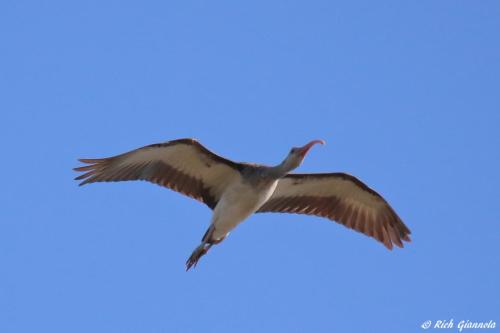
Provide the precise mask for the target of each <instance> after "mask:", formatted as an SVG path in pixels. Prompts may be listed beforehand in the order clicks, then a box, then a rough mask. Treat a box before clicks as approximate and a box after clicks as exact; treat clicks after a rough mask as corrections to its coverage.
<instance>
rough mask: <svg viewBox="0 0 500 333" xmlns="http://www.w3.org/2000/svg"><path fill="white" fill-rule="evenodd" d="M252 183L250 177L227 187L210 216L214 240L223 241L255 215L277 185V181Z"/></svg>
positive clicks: (267, 180)
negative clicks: (238, 226)
mask: <svg viewBox="0 0 500 333" xmlns="http://www.w3.org/2000/svg"><path fill="white" fill-rule="evenodd" d="M253 181H254V179H252V177H248V176H247V177H242V178H241V179H240V180H238V181H236V182H235V183H233V184H231V185H229V186H228V188H227V189H226V191H225V192H224V194H223V195H222V197H221V199H220V201H219V203H218V204H217V206H215V209H214V212H213V215H212V221H211V224H213V226H214V228H215V231H214V234H213V238H214V239H216V240H220V239H223V238H224V237H226V235H227V234H228V233H229V232H230V231H231V230H233V229H234V228H235V227H236V226H237V225H238V224H240V223H241V222H243V221H244V220H245V219H246V218H248V217H249V216H250V215H252V214H253V213H255V212H256V211H257V210H258V209H259V208H260V207H261V206H262V205H263V204H264V203H265V202H266V201H267V200H268V199H269V198H270V197H271V195H272V194H273V192H274V190H275V189H276V186H277V185H278V180H277V179H264V180H262V181H261V182H260V184H255V183H254V182H253ZM256 185H257V187H256Z"/></svg>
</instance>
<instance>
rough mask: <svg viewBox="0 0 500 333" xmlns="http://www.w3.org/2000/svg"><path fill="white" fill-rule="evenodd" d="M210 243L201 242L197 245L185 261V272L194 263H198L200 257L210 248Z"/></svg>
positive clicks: (194, 264)
mask: <svg viewBox="0 0 500 333" xmlns="http://www.w3.org/2000/svg"><path fill="white" fill-rule="evenodd" d="M211 246H212V245H211V244H206V243H201V244H200V246H198V247H197V248H196V249H195V250H194V251H193V253H192V254H191V256H190V257H189V259H188V260H187V261H186V272H187V271H188V270H189V269H190V268H191V267H193V266H194V267H196V264H198V260H200V258H201V257H203V256H204V255H205V254H206V253H207V252H208V250H209V249H210V247H211Z"/></svg>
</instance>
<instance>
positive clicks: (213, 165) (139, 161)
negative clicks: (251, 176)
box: [74, 139, 243, 209]
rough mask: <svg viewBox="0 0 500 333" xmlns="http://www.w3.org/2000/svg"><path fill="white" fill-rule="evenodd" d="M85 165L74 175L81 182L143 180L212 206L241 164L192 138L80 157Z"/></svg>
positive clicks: (77, 169) (237, 172)
mask: <svg viewBox="0 0 500 333" xmlns="http://www.w3.org/2000/svg"><path fill="white" fill-rule="evenodd" d="M79 161H80V162H82V163H87V164H88V165H86V166H82V167H78V168H75V169H74V170H75V171H81V172H85V173H84V174H82V175H80V176H78V177H76V178H75V179H76V180H83V181H82V182H81V183H80V185H85V184H88V183H95V182H114V181H125V180H146V181H149V182H152V183H156V184H158V185H162V186H165V187H167V188H169V189H172V190H174V191H177V192H180V193H182V194H184V195H187V196H189V197H192V198H194V199H197V200H199V201H201V202H203V203H205V204H206V205H207V206H209V207H210V208H212V209H213V208H214V207H215V205H216V204H217V202H218V201H219V199H220V196H221V195H222V193H223V192H224V190H225V188H226V186H227V185H228V184H229V183H230V182H231V181H233V180H235V179H237V177H240V176H241V175H240V170H241V169H242V168H243V165H242V164H240V163H236V162H233V161H230V160H227V159H225V158H223V157H221V156H218V155H216V154H214V153H212V152H211V151H209V150H208V149H207V148H205V147H204V146H202V145H201V144H200V143H199V142H198V141H196V140H194V139H179V140H173V141H168V142H164V143H159V144H153V145H149V146H145V147H142V148H139V149H135V150H132V151H130V152H127V153H124V154H121V155H117V156H113V157H109V158H99V159H80V160H79Z"/></svg>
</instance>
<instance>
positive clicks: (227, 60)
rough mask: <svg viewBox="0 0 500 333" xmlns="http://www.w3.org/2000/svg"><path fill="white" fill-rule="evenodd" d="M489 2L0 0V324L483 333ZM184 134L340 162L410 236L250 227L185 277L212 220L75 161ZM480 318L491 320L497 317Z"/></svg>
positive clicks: (490, 122) (321, 227)
mask: <svg viewBox="0 0 500 333" xmlns="http://www.w3.org/2000/svg"><path fill="white" fill-rule="evenodd" d="M499 17H500V4H499V2H498V1H405V2H403V1H383V2H379V1H377V2H374V1H364V2H356V1H345V2H333V1H309V2H299V1H251V2H248V1H247V2H242V1H182V2H181V1H179V2H169V1H142V2H139V1H137V2H132V1H80V2H76V1H23V0H16V1H9V0H7V1H2V2H1V3H0V41H1V52H0V95H1V97H0V139H1V140H0V141H1V149H2V163H1V167H0V168H1V171H2V172H1V174H2V175H3V177H2V190H1V192H0V201H1V209H0V332H200V331H204V332H278V331H280V332H348V331H352V332H368V331H375V332H377V331H378V332H420V331H422V329H421V328H420V324H421V323H422V322H423V321H425V320H438V319H451V318H453V319H454V321H455V322H458V321H459V320H467V319H469V320H475V321H486V320H495V321H496V322H497V326H498V325H500V317H499V313H500V311H499V310H500V297H499V296H500V293H499V286H498V281H500V269H499V259H498V254H499V253H500V231H499V221H500V209H499V204H500V202H499V194H498V188H499V186H500V177H499V173H498V170H500V158H499V157H500V156H499V151H500V150H499V146H500V134H499V129H498V128H499V125H500V94H499V92H500V90H499V87H500V42H499V41H500V39H499V35H500V20H499ZM180 137H195V138H198V139H199V140H200V141H201V142H203V143H204V144H205V145H206V146H207V147H209V148H210V149H212V150H214V151H216V152H218V153H220V154H222V155H224V156H227V157H229V158H232V159H234V160H237V161H251V162H261V163H268V164H274V163H278V162H279V161H281V159H282V158H283V157H284V156H285V154H286V153H287V152H288V150H289V148H290V147H291V146H296V145H302V144H304V143H305V142H307V141H308V140H310V139H317V138H321V139H324V140H326V141H327V145H326V146H324V147H316V148H315V149H313V150H312V151H311V153H310V154H309V156H308V157H307V159H306V160H305V162H304V164H303V166H302V167H301V168H300V169H299V171H301V172H316V171H317V172H321V171H322V172H325V171H345V172H349V173H352V174H354V175H356V176H358V177H359V178H361V179H362V180H363V181H365V182H366V183H367V184H369V185H370V186H372V187H374V188H375V189H376V190H377V191H379V192H380V193H381V194H383V195H384V196H385V197H386V198H387V200H388V201H389V202H390V203H391V204H392V205H393V207H394V208H395V209H396V210H397V212H398V213H399V214H400V216H401V217H402V219H403V220H404V221H405V222H406V224H407V225H408V226H409V227H410V229H411V230H412V232H413V242H412V243H411V244H409V245H408V246H407V247H405V248H404V249H402V250H399V249H396V250H394V251H392V252H390V251H387V250H386V249H385V248H384V247H383V246H381V245H380V244H379V243H377V242H375V241H373V240H372V239H369V238H367V237H365V236H363V235H361V234H358V233H355V232H353V231H350V230H348V229H346V228H344V227H342V226H340V225H337V224H336V223H333V222H328V221H327V220H322V219H320V218H314V217H308V216H297V215H286V214H268V215H265V214H262V215H259V216H253V217H251V218H250V219H249V220H248V221H247V222H245V223H244V224H242V225H241V226H240V227H239V228H238V229H236V230H235V231H234V232H233V233H232V234H231V235H230V237H229V238H228V239H227V240H226V241H224V242H223V243H222V244H221V245H219V246H217V247H215V248H213V250H212V251H211V252H210V253H209V255H207V256H206V257H204V258H203V259H202V261H201V262H200V264H199V265H198V267H197V268H196V269H195V270H193V271H190V272H188V273H186V272H185V271H184V262H185V260H186V258H187V257H188V256H189V255H190V253H191V251H192V250H193V249H194V247H195V246H197V244H198V243H199V240H200V238H201V237H202V235H203V233H204V232H205V230H206V228H207V225H208V221H209V219H210V211H209V210H208V209H207V208H206V207H205V206H203V205H201V204H199V203H197V202H195V201H192V200H190V199H187V198H185V197H183V196H181V195H178V194H176V193H174V192H172V191H168V190H165V189H163V188H161V187H158V186H153V185H151V184H148V183H133V182H127V183H117V184H96V185H91V186H87V187H83V188H79V187H78V186H77V184H76V182H74V181H73V180H72V179H73V177H74V176H75V174H74V172H73V171H72V170H71V169H72V168H73V167H75V166H77V165H78V164H77V162H76V159H77V158H81V157H105V156H110V155H115V154H118V153H121V152H124V151H127V150H130V149H133V148H136V147H139V146H143V145H146V144H150V143H156V142H161V141H167V140H170V139H175V138H180ZM497 329H498V327H497Z"/></svg>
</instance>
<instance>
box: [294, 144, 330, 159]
mask: <svg viewBox="0 0 500 333" xmlns="http://www.w3.org/2000/svg"><path fill="white" fill-rule="evenodd" d="M317 143H319V144H322V145H324V144H325V141H323V140H313V141H311V142H309V143H308V144H307V145H305V146H304V147H300V148H299V149H300V151H299V153H300V155H301V156H302V157H304V156H306V154H307V152H308V151H309V149H311V148H312V146H314V145H315V144H317Z"/></svg>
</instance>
